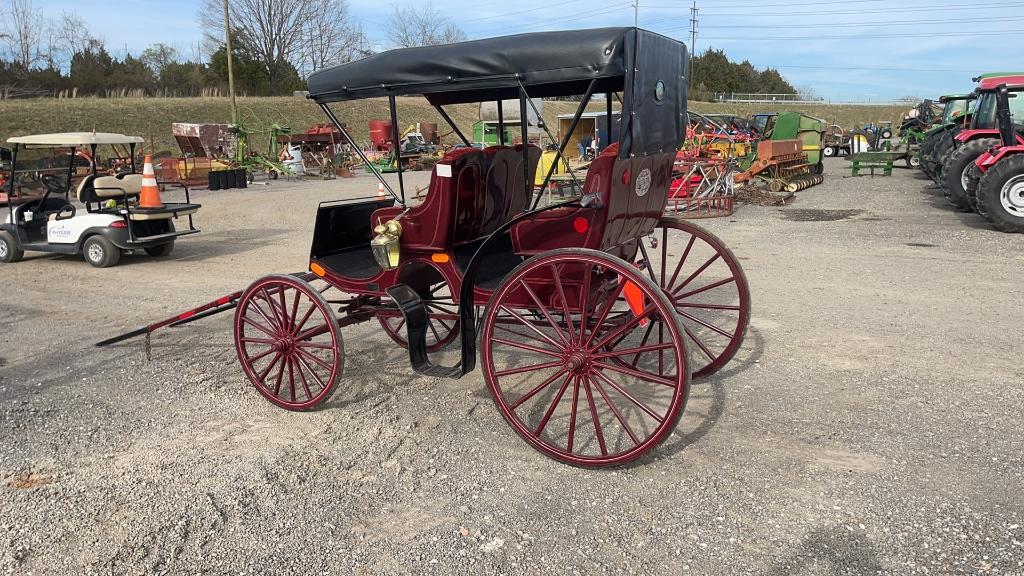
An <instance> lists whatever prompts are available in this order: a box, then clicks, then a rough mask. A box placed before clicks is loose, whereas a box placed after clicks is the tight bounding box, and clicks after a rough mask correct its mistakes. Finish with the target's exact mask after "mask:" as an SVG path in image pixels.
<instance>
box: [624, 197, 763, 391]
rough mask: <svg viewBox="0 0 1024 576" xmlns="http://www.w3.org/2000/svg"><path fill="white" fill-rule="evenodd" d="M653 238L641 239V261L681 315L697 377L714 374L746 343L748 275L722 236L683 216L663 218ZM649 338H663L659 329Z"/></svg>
mask: <svg viewBox="0 0 1024 576" xmlns="http://www.w3.org/2000/svg"><path fill="white" fill-rule="evenodd" d="M649 239H651V240H653V242H648V241H647V240H641V242H642V244H641V248H642V250H639V251H638V252H637V262H638V264H639V265H640V267H641V268H643V269H645V270H646V271H647V273H648V274H649V275H650V277H651V278H653V279H654V281H655V282H657V283H658V285H659V286H661V288H662V290H664V291H665V294H666V295H667V296H668V298H669V300H671V302H672V306H673V308H675V311H676V313H677V314H679V316H680V318H681V319H682V323H683V328H684V330H685V332H686V338H687V346H689V347H690V350H691V352H692V356H691V361H692V364H691V368H692V369H693V377H694V378H702V377H705V376H709V375H711V374H713V373H715V372H716V371H718V370H719V369H721V368H722V366H725V364H726V363H727V362H729V360H731V359H732V357H733V356H734V355H735V354H736V352H737V350H739V348H740V345H742V344H743V338H744V336H746V333H747V326H748V325H749V324H750V287H749V286H748V285H747V277H746V275H745V274H744V273H743V268H742V267H741V266H740V263H739V260H737V259H736V256H735V255H734V254H733V253H732V251H731V250H729V248H728V247H727V246H726V245H725V244H724V243H723V242H722V241H721V240H720V239H719V238H718V237H717V236H715V235H714V234H712V233H710V232H708V231H707V230H704V229H703V228H701V227H700V226H696V225H694V224H692V223H690V222H688V221H686V220H683V219H681V218H673V217H664V218H662V219H661V221H660V222H659V223H658V227H657V228H655V230H654V233H653V234H651V236H650V237H649ZM652 244H653V246H652ZM647 338H648V341H653V342H659V341H660V339H659V338H660V335H659V334H657V333H654V332H651V333H650V334H648V335H647Z"/></svg>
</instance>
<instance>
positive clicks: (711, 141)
mask: <svg viewBox="0 0 1024 576" xmlns="http://www.w3.org/2000/svg"><path fill="white" fill-rule="evenodd" d="M721 120H722V118H713V117H709V116H704V115H702V114H698V113H696V112H690V124H689V126H688V127H687V134H686V140H685V141H684V143H683V147H682V148H680V149H679V151H678V152H677V153H676V160H675V163H674V164H673V167H672V183H671V185H670V186H669V202H668V205H667V206H666V208H665V210H666V212H667V213H671V214H674V215H678V216H681V217H684V218H710V217H715V216H728V215H730V214H732V210H733V200H734V198H735V191H734V189H733V178H734V174H735V172H736V168H737V159H738V158H739V154H738V152H740V151H745V150H746V147H748V146H749V143H748V142H747V140H746V136H745V135H744V134H741V133H735V132H734V131H733V130H730V128H729V126H728V125H723V124H720V123H719V121H721Z"/></svg>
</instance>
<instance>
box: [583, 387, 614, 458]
mask: <svg viewBox="0 0 1024 576" xmlns="http://www.w3.org/2000/svg"><path fill="white" fill-rule="evenodd" d="M583 390H584V391H585V392H586V393H587V404H589V405H590V418H591V420H592V421H593V422H594V433H595V434H597V444H598V446H600V447H601V456H607V455H608V446H606V445H605V443H604V433H603V432H601V419H600V418H598V416H597V406H596V405H595V404H594V394H593V392H591V391H590V379H587V380H584V381H583Z"/></svg>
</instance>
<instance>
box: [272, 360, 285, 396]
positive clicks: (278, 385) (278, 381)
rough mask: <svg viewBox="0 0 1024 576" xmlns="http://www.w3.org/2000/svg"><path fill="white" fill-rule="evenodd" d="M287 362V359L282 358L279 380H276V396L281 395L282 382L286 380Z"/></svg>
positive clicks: (278, 374)
mask: <svg viewBox="0 0 1024 576" xmlns="http://www.w3.org/2000/svg"><path fill="white" fill-rule="evenodd" d="M287 360H288V359H287V358H285V357H284V356H281V363H280V365H279V366H278V367H277V378H276V379H275V381H276V383H275V384H274V396H280V395H281V381H282V379H283V378H284V365H285V364H286V361H287Z"/></svg>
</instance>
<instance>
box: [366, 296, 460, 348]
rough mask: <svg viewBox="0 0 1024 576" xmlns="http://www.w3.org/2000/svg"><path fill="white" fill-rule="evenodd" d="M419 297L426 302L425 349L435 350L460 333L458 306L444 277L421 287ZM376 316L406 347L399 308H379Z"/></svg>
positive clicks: (395, 339)
mask: <svg viewBox="0 0 1024 576" xmlns="http://www.w3.org/2000/svg"><path fill="white" fill-rule="evenodd" d="M420 297H421V298H423V302H424V304H426V306H427V315H428V322H427V352H437V351H438V350H441V349H442V348H444V347H446V346H448V345H449V344H451V343H452V342H453V341H454V340H455V339H456V338H458V336H459V307H458V306H457V305H456V304H455V299H454V298H453V297H452V293H451V289H450V288H449V287H448V283H447V282H445V281H444V280H440V281H439V282H438V283H436V284H432V285H430V286H426V287H424V288H423V289H422V290H420ZM377 320H378V321H379V322H380V325H381V327H382V328H384V332H386V333H387V335H388V336H390V337H391V339H392V340H394V341H395V343H397V344H398V345H399V346H401V347H402V348H408V347H409V342H408V341H406V339H405V335H406V329H405V317H404V316H402V313H401V312H399V311H398V310H381V311H380V312H378V313H377Z"/></svg>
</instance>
